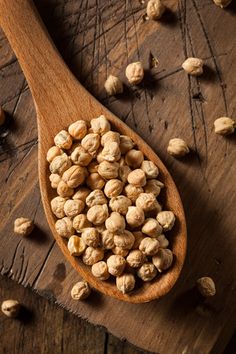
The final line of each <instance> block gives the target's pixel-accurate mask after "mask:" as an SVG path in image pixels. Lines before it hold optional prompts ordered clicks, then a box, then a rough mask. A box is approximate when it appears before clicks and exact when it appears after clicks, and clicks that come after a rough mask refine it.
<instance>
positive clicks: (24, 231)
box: [14, 218, 34, 237]
mask: <svg viewBox="0 0 236 354" xmlns="http://www.w3.org/2000/svg"><path fill="white" fill-rule="evenodd" d="M33 228H34V223H33V221H32V220H30V219H28V218H17V219H16V220H15V221H14V232H15V234H17V235H19V236H23V237H26V236H29V235H30V234H31V232H32V231H33Z"/></svg>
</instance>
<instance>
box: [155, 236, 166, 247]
mask: <svg viewBox="0 0 236 354" xmlns="http://www.w3.org/2000/svg"><path fill="white" fill-rule="evenodd" d="M157 241H158V242H159V246H160V248H167V247H168V246H169V241H168V239H167V238H166V237H165V235H160V236H158V237H157Z"/></svg>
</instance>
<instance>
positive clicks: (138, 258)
mask: <svg viewBox="0 0 236 354" xmlns="http://www.w3.org/2000/svg"><path fill="white" fill-rule="evenodd" d="M144 259H145V256H144V254H143V253H142V252H141V251H140V250H132V251H130V253H129V254H128V256H127V258H126V262H127V263H128V264H129V265H130V267H132V268H139V267H141V265H142V264H143V262H144Z"/></svg>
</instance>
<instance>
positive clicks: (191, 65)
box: [182, 58, 203, 76]
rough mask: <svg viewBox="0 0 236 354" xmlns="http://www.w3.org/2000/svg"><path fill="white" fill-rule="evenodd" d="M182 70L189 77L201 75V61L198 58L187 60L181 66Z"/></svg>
mask: <svg viewBox="0 0 236 354" xmlns="http://www.w3.org/2000/svg"><path fill="white" fill-rule="evenodd" d="M182 68H183V69H184V70H185V71H186V73H188V74H189V75H193V76H199V75H202V74H203V60H202V59H199V58H188V59H186V60H185V61H184V62H183V64H182Z"/></svg>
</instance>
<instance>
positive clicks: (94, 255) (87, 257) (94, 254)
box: [83, 246, 104, 266]
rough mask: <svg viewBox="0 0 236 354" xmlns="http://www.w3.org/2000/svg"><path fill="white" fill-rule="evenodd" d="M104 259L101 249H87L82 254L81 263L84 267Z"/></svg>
mask: <svg viewBox="0 0 236 354" xmlns="http://www.w3.org/2000/svg"><path fill="white" fill-rule="evenodd" d="M103 257H104V251H103V250H102V249H101V248H94V247H91V246H89V247H87V248H86V250H85V251H84V254H83V262H84V264H86V265H89V266H91V265H93V264H95V263H97V262H99V261H101V260H102V259H103Z"/></svg>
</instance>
